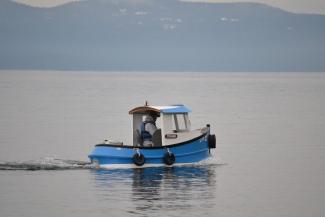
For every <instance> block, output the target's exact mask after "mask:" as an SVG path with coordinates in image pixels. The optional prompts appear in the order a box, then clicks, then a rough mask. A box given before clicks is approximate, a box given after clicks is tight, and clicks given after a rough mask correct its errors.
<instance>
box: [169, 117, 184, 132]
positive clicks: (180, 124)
mask: <svg viewBox="0 0 325 217" xmlns="http://www.w3.org/2000/svg"><path fill="white" fill-rule="evenodd" d="M172 123H173V126H172V127H173V130H176V131H185V130H187V122H186V118H185V114H174V115H173V121H172Z"/></svg>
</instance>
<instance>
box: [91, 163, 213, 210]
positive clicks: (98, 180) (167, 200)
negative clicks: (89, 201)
mask: <svg viewBox="0 0 325 217" xmlns="http://www.w3.org/2000/svg"><path fill="white" fill-rule="evenodd" d="M216 169H217V168H216V166H211V165H204V166H198V167H171V168H165V167H159V168H144V169H123V170H96V171H93V173H94V177H95V185H96V188H97V191H98V192H101V193H100V194H101V195H102V198H101V200H106V201H109V202H115V204H121V203H123V204H124V205H123V210H125V211H126V212H127V213H128V214H129V215H130V214H131V215H139V214H140V215H141V216H152V215H153V214H155V215H156V216H157V215H163V214H167V213H169V212H170V214H172V213H174V211H175V210H178V212H177V213H178V214H180V213H181V212H182V210H183V211H185V210H186V213H188V212H189V211H190V212H191V213H192V214H193V215H194V214H195V213H201V214H202V209H206V210H208V209H211V208H212V207H214V205H215V192H216ZM117 201H119V203H116V202H117ZM109 204H110V205H112V203H109ZM115 208H116V207H115ZM121 209H122V208H121ZM199 210H200V211H199ZM203 213H204V212H203ZM174 214H175V213H174Z"/></svg>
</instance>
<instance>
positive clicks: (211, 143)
mask: <svg viewBox="0 0 325 217" xmlns="http://www.w3.org/2000/svg"><path fill="white" fill-rule="evenodd" d="M208 144H209V148H216V135H214V134H210V135H209V137H208Z"/></svg>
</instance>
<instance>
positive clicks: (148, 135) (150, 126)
mask: <svg viewBox="0 0 325 217" xmlns="http://www.w3.org/2000/svg"><path fill="white" fill-rule="evenodd" d="M156 119H157V117H156V116H154V115H147V116H146V117H145V119H144V121H143V122H142V123H141V138H142V141H143V146H146V147H148V146H149V147H150V146H152V135H153V134H154V132H155V131H156V130H157V127H156V123H155V122H156Z"/></svg>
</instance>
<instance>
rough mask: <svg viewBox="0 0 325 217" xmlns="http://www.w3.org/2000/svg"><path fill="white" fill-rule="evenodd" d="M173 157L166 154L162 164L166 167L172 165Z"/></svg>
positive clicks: (171, 154) (168, 153) (169, 153)
mask: <svg viewBox="0 0 325 217" xmlns="http://www.w3.org/2000/svg"><path fill="white" fill-rule="evenodd" d="M175 160H176V158H175V155H174V154H173V153H171V152H166V153H165V155H164V162H165V164H166V165H169V166H170V165H173V164H174V163H175Z"/></svg>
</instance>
